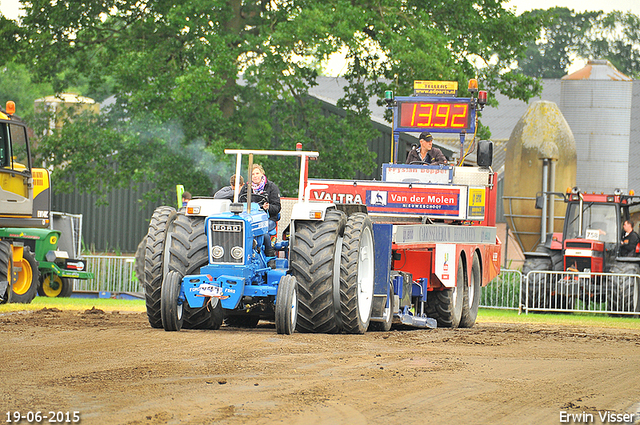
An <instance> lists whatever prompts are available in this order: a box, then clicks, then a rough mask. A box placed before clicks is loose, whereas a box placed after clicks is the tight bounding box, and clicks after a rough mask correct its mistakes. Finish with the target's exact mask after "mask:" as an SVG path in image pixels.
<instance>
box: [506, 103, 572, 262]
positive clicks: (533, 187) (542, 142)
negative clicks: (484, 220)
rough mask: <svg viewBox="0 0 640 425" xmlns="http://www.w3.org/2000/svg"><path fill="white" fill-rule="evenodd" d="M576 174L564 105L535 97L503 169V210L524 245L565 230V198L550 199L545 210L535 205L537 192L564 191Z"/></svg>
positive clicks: (532, 245)
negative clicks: (535, 99) (536, 100)
mask: <svg viewBox="0 0 640 425" xmlns="http://www.w3.org/2000/svg"><path fill="white" fill-rule="evenodd" d="M575 177H576V147H575V141H574V138H573V135H572V134H571V129H570V128H569V125H568V124H567V122H566V121H565V119H564V117H563V116H562V113H561V112H560V109H559V108H558V106H557V105H556V104H555V103H553V102H547V101H538V102H534V103H532V104H531V105H529V107H528V108H527V111H526V113H525V114H524V115H523V116H522V117H521V118H520V120H519V121H518V123H517V124H516V126H515V128H514V129H513V131H512V132H511V137H510V138H509V143H508V144H507V157H506V161H505V171H504V195H503V202H504V211H505V213H504V214H505V218H506V219H507V223H508V225H509V228H510V229H511V231H512V232H513V233H514V235H515V237H516V240H517V241H518V244H519V245H520V247H521V249H522V250H523V251H533V250H534V249H535V247H536V245H537V244H538V242H539V241H540V240H542V239H544V238H545V237H546V235H547V234H548V233H553V232H554V231H556V232H561V231H562V224H563V218H564V212H565V204H564V202H563V201H562V198H558V197H552V198H551V199H552V200H553V201H551V200H550V201H547V203H546V206H548V207H549V208H548V211H547V208H546V206H544V207H543V210H540V209H536V208H535V205H536V202H535V198H536V195H537V194H538V193H540V192H542V191H545V192H561V193H564V192H565V190H566V188H567V187H572V186H574V185H575ZM543 217H545V218H543ZM550 217H553V219H550ZM543 235H544V236H543Z"/></svg>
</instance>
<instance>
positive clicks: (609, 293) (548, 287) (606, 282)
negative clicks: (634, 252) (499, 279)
mask: <svg viewBox="0 0 640 425" xmlns="http://www.w3.org/2000/svg"><path fill="white" fill-rule="evenodd" d="M525 281H526V282H527V285H526V286H525V288H524V289H525V290H524V291H522V300H521V302H522V305H523V308H524V310H525V311H526V312H528V311H562V312H585V313H608V314H624V315H633V314H637V313H638V310H639V309H640V305H639V304H640V303H639V302H638V297H639V292H640V275H629V274H618V273H580V272H549V271H531V272H529V273H528V274H527V276H526V279H525Z"/></svg>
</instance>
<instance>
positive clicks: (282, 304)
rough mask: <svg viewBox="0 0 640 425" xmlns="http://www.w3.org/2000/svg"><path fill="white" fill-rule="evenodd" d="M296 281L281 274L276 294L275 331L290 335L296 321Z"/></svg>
mask: <svg viewBox="0 0 640 425" xmlns="http://www.w3.org/2000/svg"><path fill="white" fill-rule="evenodd" d="M297 286H298V282H297V281H296V278H295V277H293V276H291V275H285V276H282V278H281V279H280V283H279V284H278V293H277V294H276V332H277V333H279V334H284V335H291V334H292V333H293V332H294V331H295V330H296V323H297V321H298V289H297Z"/></svg>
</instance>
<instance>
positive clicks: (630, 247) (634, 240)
mask: <svg viewBox="0 0 640 425" xmlns="http://www.w3.org/2000/svg"><path fill="white" fill-rule="evenodd" d="M639 241H640V238H638V234H637V233H636V232H634V231H633V230H632V231H631V233H629V234H628V235H626V236H625V235H624V233H623V234H622V244H621V245H620V252H619V253H618V257H635V256H636V245H638V242H639Z"/></svg>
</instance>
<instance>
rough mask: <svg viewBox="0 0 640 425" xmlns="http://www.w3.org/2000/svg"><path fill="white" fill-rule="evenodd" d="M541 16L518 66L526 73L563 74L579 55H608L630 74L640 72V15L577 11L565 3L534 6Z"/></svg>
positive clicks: (637, 74) (544, 75)
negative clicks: (567, 6)
mask: <svg viewBox="0 0 640 425" xmlns="http://www.w3.org/2000/svg"><path fill="white" fill-rule="evenodd" d="M527 14H529V15H531V16H533V17H538V18H540V19H542V21H543V22H544V25H543V26H542V28H541V29H540V34H539V35H538V37H537V39H536V40H535V41H533V42H530V43H529V44H528V45H527V49H526V55H525V57H524V58H523V59H522V60H520V61H519V68H520V69H521V70H522V72H523V73H524V74H526V75H530V76H534V77H540V78H561V77H563V76H564V75H566V74H567V71H568V69H569V66H570V65H571V64H572V62H573V61H574V60H576V58H577V59H585V60H588V59H608V60H609V61H610V62H611V63H612V64H613V65H614V66H615V67H616V68H618V70H620V71H621V72H623V73H625V74H627V75H628V76H630V77H638V76H640V18H639V17H638V16H636V15H634V14H632V13H630V12H619V11H614V12H610V13H608V14H605V13H604V12H602V11H595V12H582V13H578V12H575V11H573V10H571V9H567V8H564V7H556V8H552V9H549V10H533V11H531V12H527Z"/></svg>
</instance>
